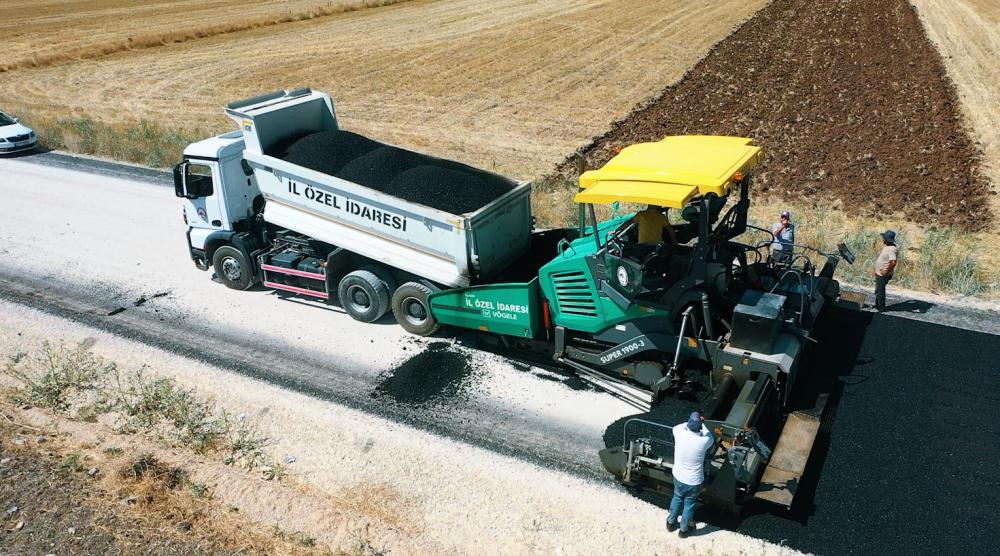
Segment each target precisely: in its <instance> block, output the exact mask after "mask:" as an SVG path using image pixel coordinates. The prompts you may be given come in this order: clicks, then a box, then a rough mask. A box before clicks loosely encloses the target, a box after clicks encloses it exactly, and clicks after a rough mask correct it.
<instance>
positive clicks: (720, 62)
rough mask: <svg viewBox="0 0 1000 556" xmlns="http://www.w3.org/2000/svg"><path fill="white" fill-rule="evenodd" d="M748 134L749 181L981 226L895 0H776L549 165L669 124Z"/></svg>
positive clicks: (923, 52)
mask: <svg viewBox="0 0 1000 556" xmlns="http://www.w3.org/2000/svg"><path fill="white" fill-rule="evenodd" d="M698 133H704V134H724V135H742V136H749V137H753V138H755V139H756V140H757V142H758V144H760V145H762V146H763V147H764V153H765V155H764V156H765V158H764V160H763V164H762V167H761V168H760V169H759V170H758V174H757V184H758V190H759V191H762V192H770V193H775V194H779V195H781V196H784V197H791V198H799V199H813V198H816V199H824V200H826V201H836V200H839V201H841V202H842V203H843V206H844V207H845V209H847V210H851V211H853V210H859V211H861V212H862V213H863V214H876V215H880V214H889V213H896V212H901V213H903V214H904V215H905V216H906V217H907V218H909V219H911V220H913V221H916V222H920V223H940V224H945V225H949V226H954V227H957V228H959V229H962V230H965V231H976V230H983V229H986V228H987V227H988V226H989V224H990V222H991V218H992V215H991V214H990V211H989V205H990V203H989V201H990V195H992V193H991V192H990V189H989V186H988V184H987V181H986V180H985V178H984V177H983V176H982V175H981V174H980V173H979V170H978V164H979V160H980V158H979V157H980V155H979V153H978V151H977V149H976V148H975V146H974V145H973V143H972V141H971V140H970V138H969V135H968V134H967V132H966V130H965V128H964V127H963V120H962V117H961V113H960V110H959V106H958V101H957V97H956V94H955V91H954V88H953V86H952V84H951V82H950V81H949V80H948V78H947V77H946V74H945V70H944V67H943V66H942V63H941V58H940V56H939V54H938V52H937V51H936V50H935V48H934V46H933V45H932V44H931V42H930V41H929V40H928V39H927V37H926V35H925V34H924V30H923V28H922V26H921V23H920V20H919V19H918V16H917V14H916V12H915V11H914V9H913V8H912V7H911V6H910V4H908V3H907V2H906V1H905V0H841V1H839V2H831V1H825V0H824V1H820V0H776V1H775V2H772V3H771V4H770V5H769V6H767V7H766V8H764V9H763V10H761V11H760V12H758V14H757V15H756V16H755V17H753V18H752V19H750V20H749V21H748V22H747V23H745V24H744V25H743V26H742V27H741V28H740V29H739V30H737V31H736V32H735V33H733V34H732V35H731V36H730V37H728V38H727V39H725V40H723V41H722V42H720V43H719V44H718V45H716V47H715V48H713V49H712V51H711V53H710V54H709V55H708V56H707V57H706V58H705V59H704V60H702V61H701V62H699V63H698V64H697V65H695V66H694V67H693V68H692V69H691V70H690V72H689V73H688V75H687V76H686V77H685V78H684V79H683V80H682V81H681V82H680V83H678V84H677V85H675V86H671V87H668V88H667V89H665V90H664V91H663V93H662V95H661V96H660V97H659V98H658V99H657V100H655V101H653V102H651V103H650V104H648V105H647V106H644V107H641V108H639V109H637V110H636V111H634V112H633V113H632V114H631V115H630V116H628V117H627V118H625V119H624V120H622V121H619V122H617V123H616V124H614V125H613V126H612V128H611V129H610V130H609V131H608V132H607V133H606V134H605V135H603V136H602V137H599V138H598V139H596V140H595V141H594V143H592V144H591V145H590V146H588V147H586V148H584V149H582V150H581V151H580V152H578V153H577V154H576V155H573V156H571V157H569V158H568V159H567V160H566V161H565V162H563V163H562V164H561V165H560V166H559V170H558V173H559V174H561V175H562V176H564V177H567V178H572V177H575V172H576V171H575V164H576V158H577V157H579V156H580V155H582V156H584V157H585V160H586V166H587V167H588V168H594V167H598V166H600V165H601V164H603V163H604V162H606V161H607V160H608V159H609V158H610V157H611V156H612V155H613V153H614V148H615V147H617V146H625V145H628V144H631V143H635V142H640V141H652V140H657V139H660V138H662V137H663V136H665V135H677V134H698Z"/></svg>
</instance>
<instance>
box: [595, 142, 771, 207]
mask: <svg viewBox="0 0 1000 556" xmlns="http://www.w3.org/2000/svg"><path fill="white" fill-rule="evenodd" d="M750 142H751V139H748V138H745V137H724V136H714V135H680V136H674V137H666V138H664V139H663V140H661V141H657V142H655V143H639V144H636V145H632V146H630V147H627V148H625V149H622V151H621V152H620V153H618V154H617V155H615V157H614V158H612V159H611V160H609V161H608V162H607V164H605V165H604V167H602V168H601V169H599V170H590V171H588V172H584V173H583V175H581V176H580V187H581V188H583V189H584V190H585V191H582V192H580V193H578V194H577V195H576V198H575V200H576V202H578V203H601V204H603V203H612V202H615V201H621V202H627V203H645V204H649V205H658V206H663V207H671V208H683V207H684V206H685V205H686V204H687V202H688V201H690V200H691V199H692V198H693V197H695V196H697V195H705V194H707V193H715V194H716V195H720V196H722V195H726V194H728V193H729V188H730V187H731V186H732V185H733V183H735V181H736V178H737V177H738V174H740V173H746V172H749V171H750V170H751V169H753V168H754V167H755V166H757V161H758V159H759V157H760V147H755V146H753V145H751V144H750Z"/></svg>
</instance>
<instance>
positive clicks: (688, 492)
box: [667, 411, 715, 537]
mask: <svg viewBox="0 0 1000 556" xmlns="http://www.w3.org/2000/svg"><path fill="white" fill-rule="evenodd" d="M704 420H705V419H704V418H703V417H702V416H701V413H698V412H697V411H695V412H694V413H692V414H691V417H690V418H689V419H688V421H687V423H681V424H679V425H677V426H675V427H674V468H673V477H674V496H673V498H672V499H671V500H670V513H668V514H667V530H668V531H671V532H673V531H674V530H675V529H677V526H678V522H679V525H680V528H681V532H680V536H681V537H686V536H687V532H688V529H694V507H695V503H696V502H697V501H698V494H699V493H700V492H701V485H702V484H703V483H704V482H705V457H706V455H707V453H708V450H709V449H710V448H711V447H712V445H713V444H714V443H715V440H714V439H713V438H712V433H711V432H709V430H708V428H707V427H706V426H705V423H704ZM682 506H683V512H682V511H681V507H682Z"/></svg>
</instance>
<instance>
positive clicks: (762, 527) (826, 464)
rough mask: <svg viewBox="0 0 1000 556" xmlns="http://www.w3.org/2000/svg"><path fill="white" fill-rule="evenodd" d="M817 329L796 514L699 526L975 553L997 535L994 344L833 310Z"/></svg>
mask: <svg viewBox="0 0 1000 556" xmlns="http://www.w3.org/2000/svg"><path fill="white" fill-rule="evenodd" d="M818 326H819V328H818V329H817V338H818V339H819V340H820V344H819V345H818V346H817V349H816V350H815V351H814V352H813V354H812V357H811V358H810V359H809V360H808V362H807V367H806V370H808V371H810V372H813V373H815V376H816V378H817V379H818V380H820V381H825V382H826V384H827V386H829V390H830V399H829V402H828V404H829V405H828V409H827V413H826V417H825V419H824V425H823V428H822V429H821V432H820V436H819V438H818V439H817V443H816V446H815V449H814V452H813V454H812V458H811V459H810V462H809V467H808V468H807V470H806V475H805V476H804V477H803V483H802V486H801V487H800V490H799V494H798V495H797V498H796V503H795V506H794V507H793V508H792V510H791V511H783V510H779V509H777V508H776V507H773V506H768V505H766V504H764V503H751V504H750V505H748V506H747V507H746V508H745V509H744V512H743V514H742V515H741V516H731V515H726V514H724V513H722V512H721V511H717V510H713V509H712V508H709V507H703V508H700V509H699V510H698V519H702V520H706V521H707V522H709V523H711V524H713V525H716V526H721V527H724V528H727V529H733V530H737V531H739V532H741V533H745V534H748V535H752V536H755V537H760V538H764V539H767V540H770V541H772V542H775V543H782V544H785V545H787V546H790V547H792V548H796V549H799V550H803V551H808V552H814V553H817V554H882V553H893V554H980V553H983V551H984V550H986V547H989V546H992V545H993V544H994V537H995V532H996V531H997V530H1000V509H998V507H997V504H996V501H995V499H994V494H995V493H996V491H997V489H996V486H997V484H998V482H997V479H996V474H995V471H994V462H996V461H1000V426H998V424H997V417H998V416H1000V410H998V408H1000V381H998V380H997V371H998V369H1000V336H996V335H992V334H984V333H979V332H973V331H968V330H962V329H958V328H951V327H946V326H941V325H937V324H933V323H928V322H920V321H914V320H909V319H902V318H898V317H892V316H886V315H873V314H872V313H862V312H852V311H847V310H842V309H838V308H829V310H828V312H827V314H826V315H825V316H824V319H822V320H821V321H820V322H819V323H818ZM617 438H618V439H619V441H620V437H617ZM644 498H646V499H647V500H649V501H652V502H654V503H657V504H660V505H664V504H665V503H666V500H664V499H662V498H659V497H656V498H653V497H648V496H644Z"/></svg>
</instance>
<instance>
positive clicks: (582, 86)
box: [0, 0, 766, 177]
mask: <svg viewBox="0 0 1000 556" xmlns="http://www.w3.org/2000/svg"><path fill="white" fill-rule="evenodd" d="M765 3H766V1H765V0H750V1H747V0H722V1H718V2H713V3H711V4H708V5H706V4H705V3H704V2H702V1H701V0H655V1H654V0H637V1H636V2H632V3H630V5H629V9H622V5H621V3H617V2H607V1H603V0H554V1H550V2H531V1H527V0H460V1H457V0H456V1H450V2H408V3H403V4H399V5H395V6H388V7H385V8H379V9H372V10H361V11H354V12H351V13H344V14H339V15H336V16H331V17H324V18H316V19H313V20H309V21H301V22H297V23H285V24H281V25H272V26H269V27H262V28H257V29H252V30H248V31H242V32H237V33H228V34H225V35H218V36H214V37H208V38H203V39H198V40H189V41H187V42H183V43H178V44H167V45H165V46H162V47H158V48H153V49H143V50H134V51H126V52H118V53H114V54H110V55H107V56H101V57H99V58H95V59H87V60H81V61H77V62H73V63H65V64H57V65H54V66H49V67H40V68H26V69H20V70H14V71H9V72H7V73H5V74H4V79H3V80H2V81H0V98H4V99H5V102H7V103H9V104H12V105H16V106H19V107H22V108H27V109H30V110H31V112H32V113H33V114H35V115H37V116H38V117H41V118H51V119H60V118H66V117H74V118H83V117H89V118H91V119H93V120H94V121H96V122H103V123H125V122H137V121H140V120H147V121H151V122H157V123H159V124H161V125H164V126H166V127H168V128H169V129H172V130H187V129H191V128H194V127H200V128H202V129H206V130H216V129H219V128H225V129H229V128H230V127H231V123H230V122H229V121H228V120H227V119H225V118H224V116H223V115H222V112H221V106H222V105H223V104H224V103H226V102H229V101H232V100H234V99H238V98H243V97H246V96H250V95H254V94H259V93H261V92H264V91H270V90H274V89H279V88H286V87H292V86H299V85H310V86H313V87H315V88H317V89H320V90H325V91H328V92H330V93H332V94H333V95H334V99H335V101H336V102H337V108H338V113H339V115H340V117H341V118H342V120H343V123H344V125H345V127H347V128H350V129H354V130H357V131H361V132H364V133H367V134H370V135H372V136H374V137H377V138H381V139H384V140H388V141H391V142H394V143H397V144H401V145H403V146H408V147H411V148H417V149H422V150H426V151H430V152H432V153H434V154H438V155H442V156H448V157H454V158H457V159H459V160H462V161H465V162H469V163H473V164H476V165H478V166H482V167H485V168H495V169H497V170H499V171H501V172H504V173H508V174H512V175H515V176H520V177H533V176H535V175H538V174H541V173H542V172H544V171H547V170H549V169H550V168H551V166H552V165H553V164H554V163H556V162H558V161H559V160H561V159H562V158H563V157H564V156H565V155H566V153H567V152H572V151H573V150H575V149H576V148H577V147H579V146H580V145H582V144H584V143H586V142H587V141H588V140H589V139H590V137H591V136H592V135H594V134H596V133H599V132H600V131H602V130H603V129H605V128H607V127H608V125H609V124H610V123H611V122H612V121H613V120H615V119H618V118H621V117H623V116H625V115H626V114H627V113H628V112H629V111H630V110H631V109H632V108H633V107H634V106H635V105H636V104H637V103H640V102H642V101H643V100H644V99H647V98H649V97H651V96H652V95H654V94H656V93H657V92H659V91H660V90H661V89H662V87H663V86H664V85H665V84H668V83H671V82H673V81H676V80H678V79H679V78H680V77H682V76H683V74H684V72H685V71H686V70H687V69H688V68H689V67H691V65H692V64H693V63H694V62H695V61H697V60H698V59H700V58H701V57H703V56H704V55H705V53H706V52H707V51H708V49H709V48H710V47H711V45H712V44H714V43H715V42H717V41H718V40H719V39H721V38H722V37H724V36H725V35H726V34H728V33H729V32H730V31H731V29H732V28H733V27H734V26H735V25H737V24H738V23H739V22H740V21H742V20H743V19H744V18H746V17H747V16H749V15H750V14H752V13H753V12H754V11H755V10H757V9H758V8H760V7H761V6H762V5H764V4H765ZM171 6H172V4H171ZM146 11H147V10H140V11H137V12H135V13H136V15H132V16H129V17H123V18H122V21H123V23H122V25H123V26H129V25H132V26H140V27H146V26H147V23H145V22H144V20H145V18H147V17H148V18H152V19H153V20H156V18H162V17H163V16H160V15H156V12H155V10H154V11H153V13H152V14H151V15H144V14H146ZM232 11H237V10H232ZM166 19H168V20H176V19H185V18H178V17H177V16H176V15H174V16H172V17H167V18H166ZM215 23H218V22H214V21H213V25H214V24H215ZM68 24H69V23H68V22H66V21H64V20H58V19H57V20H54V22H53V23H52V24H51V27H52V28H53V29H52V30H50V32H55V33H56V34H57V36H58V34H59V32H60V29H63V30H65V32H66V33H67V34H68V35H69V36H74V34H75V31H73V30H72V29H70V28H68V27H66V26H67V25H68ZM74 25H75V24H74ZM80 25H83V24H80ZM152 25H153V28H154V29H155V28H156V26H155V24H152ZM120 40H122V38H121V37H120V36H119V37H116V38H114V39H112V40H111V41H110V42H111V43H114V42H115V41H120ZM102 42H108V41H102ZM28 123H30V122H28Z"/></svg>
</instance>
